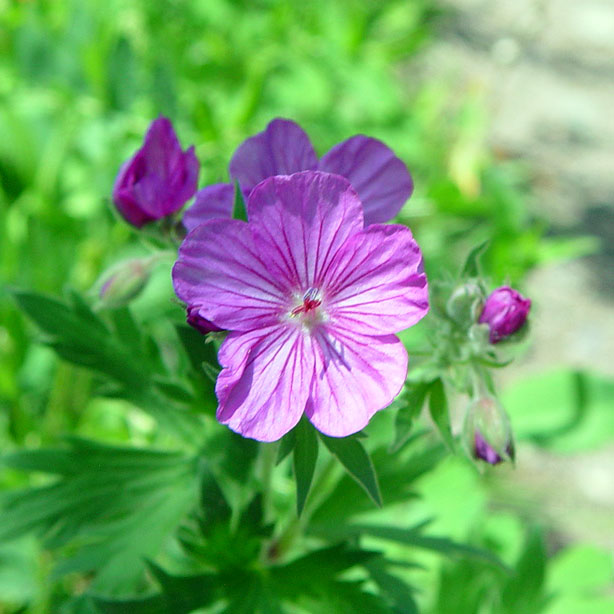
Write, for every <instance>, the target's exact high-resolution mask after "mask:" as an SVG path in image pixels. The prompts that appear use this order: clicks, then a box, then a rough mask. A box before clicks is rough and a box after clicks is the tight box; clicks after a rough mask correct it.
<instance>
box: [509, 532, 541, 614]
mask: <svg viewBox="0 0 614 614" xmlns="http://www.w3.org/2000/svg"><path fill="white" fill-rule="evenodd" d="M545 572H546V549H545V545H544V540H543V537H542V534H541V531H539V529H536V528H533V529H532V530H531V531H530V532H529V535H528V537H527V542H526V544H525V547H524V550H523V552H522V554H521V555H520V558H519V560H518V562H517V563H516V570H515V573H514V574H513V575H512V577H511V578H510V579H509V580H508V582H507V584H506V585H505V587H504V588H503V592H502V595H501V596H502V602H503V606H504V611H505V612H506V613H509V614H512V613H513V614H524V613H525V612H539V611H540V610H541V606H542V605H543V601H544V599H545V596H544V595H543V587H544V579H545Z"/></svg>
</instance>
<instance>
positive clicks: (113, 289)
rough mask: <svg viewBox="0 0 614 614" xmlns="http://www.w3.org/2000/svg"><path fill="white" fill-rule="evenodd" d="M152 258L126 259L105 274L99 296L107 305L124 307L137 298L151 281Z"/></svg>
mask: <svg viewBox="0 0 614 614" xmlns="http://www.w3.org/2000/svg"><path fill="white" fill-rule="evenodd" d="M153 262H154V261H153V260H152V259H151V258H143V259H140V258H135V259H134V260H125V261H124V262H121V263H120V264H118V265H116V266H114V267H113V268H112V269H111V270H110V271H109V272H107V273H106V274H105V278H106V281H105V282H104V283H103V284H102V287H101V288H100V293H99V297H100V300H101V302H102V304H103V305H104V306H105V307H110V308H115V307H123V306H124V305H127V304H128V303H129V302H130V301H132V300H133V299H135V298H136V297H137V296H138V295H139V294H140V293H141V291H142V290H143V288H145V286H146V285H147V282H148V281H149V276H150V274H151V269H152V265H153Z"/></svg>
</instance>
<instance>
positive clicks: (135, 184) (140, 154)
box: [113, 117, 199, 228]
mask: <svg viewBox="0 0 614 614" xmlns="http://www.w3.org/2000/svg"><path fill="white" fill-rule="evenodd" d="M198 170H199V168H198V160H197V158H196V155H195V153H194V147H190V148H189V149H188V150H186V151H185V152H184V151H182V150H181V145H180V144H179V141H178V139H177V135H176V134H175V130H174V129H173V125H172V124H171V122H170V120H168V119H167V118H166V117H158V119H156V120H154V121H153V122H152V123H151V125H150V126H149V129H148V130H147V134H146V135H145V142H144V144H143V147H141V149H139V150H138V151H137V152H136V153H135V154H134V156H132V158H130V159H129V160H128V161H127V162H125V163H124V164H123V165H122V167H121V169H120V170H119V173H118V175H117V179H116V180H115V185H114V186H113V202H114V203H115V205H116V207H117V209H118V211H119V212H120V213H121V215H122V216H123V217H124V219H125V220H126V221H127V222H129V223H130V224H132V225H133V226H136V227H137V228H140V227H141V226H143V225H144V224H147V223H148V222H152V221H154V220H159V219H160V218H163V217H166V216H167V215H171V214H172V213H175V212H176V211H178V210H179V209H181V207H182V206H183V205H184V204H185V203H186V202H187V201H188V200H189V199H190V198H192V196H194V193H195V192H196V187H197V182H198Z"/></svg>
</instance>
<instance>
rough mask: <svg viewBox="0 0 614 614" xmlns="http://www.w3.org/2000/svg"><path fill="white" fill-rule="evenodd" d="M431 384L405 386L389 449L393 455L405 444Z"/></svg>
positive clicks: (421, 383)
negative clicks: (392, 440)
mask: <svg viewBox="0 0 614 614" xmlns="http://www.w3.org/2000/svg"><path fill="white" fill-rule="evenodd" d="M430 385H431V382H417V383H412V384H408V385H407V390H406V393H405V395H404V396H403V400H402V402H403V405H402V406H401V407H400V408H399V410H398V411H397V415H396V418H395V423H394V430H395V439H394V443H393V444H392V446H391V448H390V452H392V453H394V452H396V451H397V450H399V448H401V447H402V446H403V444H404V443H406V442H407V440H408V439H409V436H410V435H411V431H412V427H413V425H414V421H415V419H416V417H417V416H419V415H420V412H421V411H422V407H423V405H424V401H425V400H426V395H427V394H428V391H429V387H430Z"/></svg>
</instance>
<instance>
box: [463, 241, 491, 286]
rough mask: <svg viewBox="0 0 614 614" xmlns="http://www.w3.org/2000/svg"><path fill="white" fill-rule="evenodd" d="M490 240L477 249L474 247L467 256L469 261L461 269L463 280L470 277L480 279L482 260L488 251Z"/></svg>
mask: <svg viewBox="0 0 614 614" xmlns="http://www.w3.org/2000/svg"><path fill="white" fill-rule="evenodd" d="M489 243H490V240H487V241H484V242H483V243H480V244H479V245H477V246H476V247H474V248H473V249H472V250H471V251H470V252H469V255H468V256H467V260H465V263H464V264H463V267H462V269H461V274H460V276H461V279H465V278H469V277H480V258H481V257H482V254H483V253H484V252H485V251H486V248H487V247H488V244H489Z"/></svg>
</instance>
